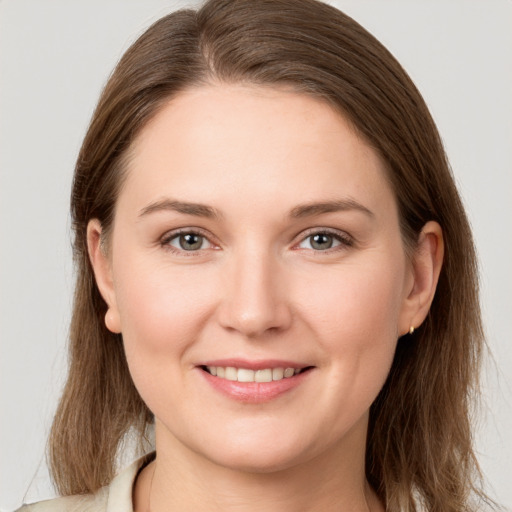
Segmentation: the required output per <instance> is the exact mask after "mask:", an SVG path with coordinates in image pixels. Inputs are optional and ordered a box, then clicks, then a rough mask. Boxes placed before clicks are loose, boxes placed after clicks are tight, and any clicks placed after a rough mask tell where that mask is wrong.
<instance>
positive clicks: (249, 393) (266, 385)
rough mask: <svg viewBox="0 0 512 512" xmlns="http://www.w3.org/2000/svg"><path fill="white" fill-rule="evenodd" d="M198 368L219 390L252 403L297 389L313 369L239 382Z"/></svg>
mask: <svg viewBox="0 0 512 512" xmlns="http://www.w3.org/2000/svg"><path fill="white" fill-rule="evenodd" d="M198 370H199V371H200V372H201V374H202V375H203V377H204V378H205V379H206V381H207V382H208V384H210V385H211V386H212V387H213V388H214V389H216V390H217V391H220V392H221V393H222V394H224V395H226V396H228V397H229V398H231V399H233V400H237V401H238V402H245V403H251V404H259V403H264V402H270V401H271V400H273V399H275V398H277V397H279V396H281V395H283V394H284V393H287V392H289V391H291V390H293V389H295V388H296V387H297V386H299V385H300V384H301V383H302V382H304V380H305V379H307V378H308V375H309V374H310V373H311V370H306V371H304V372H302V373H298V374H297V375H294V376H293V377H285V378H284V379H281V380H274V381H272V382H238V381H234V380H228V379H221V378H219V377H214V376H213V375H211V374H210V373H208V372H207V371H205V370H203V369H202V368H198Z"/></svg>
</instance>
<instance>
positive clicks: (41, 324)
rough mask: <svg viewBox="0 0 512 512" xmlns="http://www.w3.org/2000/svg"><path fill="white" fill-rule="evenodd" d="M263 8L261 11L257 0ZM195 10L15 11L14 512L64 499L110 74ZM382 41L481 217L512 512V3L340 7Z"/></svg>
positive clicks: (146, 3)
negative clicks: (94, 133) (60, 450)
mask: <svg viewBox="0 0 512 512" xmlns="http://www.w3.org/2000/svg"><path fill="white" fill-rule="evenodd" d="M256 1H257V0H256ZM193 3H194V2H193V1H190V2H170V1H164V0H3V1H1V0H0V172H1V175H0V279H1V280H0V300H1V302H0V341H1V346H0V350H1V352H0V393H1V395H0V411H1V416H0V425H1V427H0V428H1V434H0V510H1V511H8V510H13V509H14V508H16V507H17V506H19V505H20V504H21V502H22V501H27V502H30V501H35V500H39V499H43V498H47V497H51V496H52V495H53V492H52V489H51V486H50V484H49V478H48V472H47V468H46V464H45V459H44V451H45V443H46V437H47V434H48V429H49V425H50V422H51V418H52V414H53V412H54V409H55V407H56V402H57V399H58V396H59V393H60V391H61V386H62V383H63V380H64V376H65V371H66V370H65V369H66V352H65V345H66V336H67V328H68V322H69V318H70V304H71V294H72V286H73V271H72V263H71V252H70V231H69V216H68V196H69V191H70V183H71V177H72V170H73V165H74V160H75V158H76V155H77V152H78V149H79V147H80V144H81V140H82V138H83V136H84V133H85V130H86V127H87V124H88V121H89V119H90V116H91V114H92V111H93V108H94V106H95V102H96V100H97V98H98V95H99V93H100V90H101V88H102V86H103V85H104V83H105V81H106V79H107V77H108V75H109V73H110V71H111V69H112V68H113V66H114V65H115V63H116V62H117V60H118V59H119V57H120V56H121V54H122V53H123V51H124V50H126V49H127V47H128V46H129V44H130V43H131V42H133V40H134V39H135V38H136V36H137V35H139V34H140V33H141V32H142V31H143V30H144V29H145V28H146V27H147V26H148V25H149V24H150V23H151V22H153V21H155V20H156V19H157V18H159V17H160V16H162V15H164V14H166V13H167V12H169V11H171V10H173V9H175V8H177V7H184V6H188V5H193ZM331 3H333V4H335V5H336V6H337V7H340V8H341V9H343V10H345V11H346V12H347V13H348V14H350V15H351V16H352V17H354V18H355V19H356V20H358V21H359V22H360V23H361V24H362V25H363V26H365V27H366V28H367V29H369V30H370V32H372V33H373V34H375V35H376V36H377V37H378V38H379V39H380V40H381V41H382V42H383V43H384V44H385V45H386V46H387V47H388V48H389V49H390V50H391V51H392V53H394V54H395V56H396V57H397V58H398V60H399V61H400V62H401V63H402V64H403V65H404V67H405V68H406V69H407V70H408V72H409V73H410V75H411V76H412V78H413V80H414V81H415V82H416V84H417V85H418V87H419V89H420V91H421V92H422V93H423V95H424V97H425V99H426V101H427V103H428V104H429V106H430V108H431V111H432V113H433V115H434V118H435V120H436V122H437V124H438V127H439V130H440V132H441V135H442V137H443V140H444V142H445V144H446V149H447V152H448V155H449V157H450V159H451V163H452V167H453V170H454V174H455V177H456V180H457V182H458V184H459V187H460V191H461V194H462V196H463V199H464V202H465V204H466V206H467V208H468V211H469V217H470V219H471V222H472V225H473V228H474V233H475V237H476V242H477V245H478V250H479V255H480V260H481V267H482V301H483V310H484V320H485V325H486V329H487V333H488V340H489V345H490V348H491V350H492V353H493V355H494V360H495V363H493V362H492V361H491V360H489V361H488V363H487V364H486V377H485V379H484V391H485V400H484V408H483V414H482V418H481V420H480V421H479V427H478V429H477V431H476V442H477V448H478V452H479V454H480V460H481V464H482V468H483V470H484V473H485V476H486V478H487V479H488V482H489V485H490V491H491V494H492V495H493V496H495V497H496V498H497V499H498V500H499V501H501V503H502V504H503V505H505V506H508V507H510V506H511V505H512V486H511V485H510V478H511V475H512V443H511V441H512V434H511V432H512V406H511V402H512V392H511V387H512V384H511V379H510V377H509V376H510V375H511V373H512V342H511V334H510V333H511V323H510V319H511V318H512V304H511V299H510V295H511V290H512V271H511V265H512V264H511V262H512V149H511V148H512V2H510V1H509V0H479V1H471V0H460V1H454V0H452V1H450V0H439V1H433V0H429V1H425V0H422V1H420V0H414V1H411V0H403V1H395V0H386V1H382V0H373V1H365V0H351V1H349V0H347V1H343V0H340V1H337V2H331Z"/></svg>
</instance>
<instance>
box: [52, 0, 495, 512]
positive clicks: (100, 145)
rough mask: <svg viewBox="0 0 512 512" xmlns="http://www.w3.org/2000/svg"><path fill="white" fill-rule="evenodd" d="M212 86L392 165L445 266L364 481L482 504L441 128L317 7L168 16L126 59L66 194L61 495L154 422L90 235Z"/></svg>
mask: <svg viewBox="0 0 512 512" xmlns="http://www.w3.org/2000/svg"><path fill="white" fill-rule="evenodd" d="M212 82H216V83H218V82H220V83H229V84H233V83H235V84H237V83H248V84H253V85H261V86H265V87H272V86H286V87H289V88H291V89H292V90H295V91H298V92H300V93H304V94H308V95H311V96H313V97H315V98H318V99H319V100H320V101H324V102H327V103H329V104H330V105H332V106H333V107H334V108H336V109H337V110H338V111H339V112H340V115H342V116H344V117H345V119H347V120H348V121H349V122H350V123H351V125H352V126H353V128H354V130H355V131H356V132H357V133H358V134H359V136H360V137H362V138H363V140H365V141H366V142H367V143H368V144H370V145H371V147H373V148H374V149H375V150H376V151H377V152H378V154H379V155H380V157H381V158H382V160H383V162H384V163H385V165H386V171H387V178H388V179H389V182H390V183H391V185H392V188H393V191H394V195H395V198H396V201H397V204H398V210H399V216H400V228H401V232H402V238H403V242H404V246H405V247H406V248H408V249H409V250H412V249H414V246H415V244H416V242H417V239H418V236H419V233H420V231H421V229H422V227H423V226H424V225H425V223H426V222H428V221H430V220H435V221H437V222H438V223H439V224H440V225H441V227H442V229H443V235H444V243H445V258H444V264H443V268H442V270H441V275H440V278H439V283H438V287H437V292H436V295H435V297H434V301H433V303H432V306H431V310H430V312H429V314H428V317H427V319H426V320H425V322H424V324H423V325H422V326H421V327H420V328H418V329H417V330H416V331H415V332H414V334H412V335H406V336H404V337H402V338H400V339H399V340H398V345H397V350H396V354H395V357H394V362H393V365H392V368H391V371H390V374H389V377H388V379H387V381H386V383H385V385H384V387H383V389H382V390H381V392H380V394H379V395H378V397H377V399H376V400H375V402H374V403H373V405H372V406H371V410H370V422H369V431H368V439H367V449H366V476H367V479H368V481H369V482H370V484H371V485H372V486H373V488H374V489H375V491H376V492H377V494H378V496H379V497H380V498H381V499H382V501H383V503H384V504H385V506H386V507H387V510H388V511H390V512H398V511H404V512H412V511H419V510H427V511H430V512H434V511H435V512H441V511H442V512H456V511H457V512H461V511H470V510H476V509H478V503H481V502H482V500H483V501H485V500H486V498H485V495H484V494H483V492H482V491H481V488H480V484H481V478H480V472H479V468H478V464H477V461H476V458H475V455H474V451H473V447H472V428H471V427H472V417H473V405H474V403H475V399H476V398H477V396H478V389H479V386H478V375H479V363H480V358H481V355H482V351H483V346H484V345H483V344H484V341H483V332H482V325H481V316H480V308H479V298H478V276H477V263H476V257H475V250H474V245H473V239H472V234H471V230H470V227H469V224H468V221H467V217H466V214H465V212H464V208H463V206H462V203H461V200H460V197H459V195H458V192H457V190H456V187H455V184H454V180H453V176H452V174H451V170H450V167H449V163H448V161H447V158H446V155H445V152H444V149H443V145H442V142H441V139H440V136H439V134H438V131H437V128H436V126H435V124H434V121H433V120H432V117H431V115H430V113H429V111H428V108H427V106H426V104H425V102H424V100H423V99H422V97H421V95H420V93H419V92H418V90H417V89H416V87H415V85H414V84H413V82H412V81H411V79H410V78H409V77H408V75H407V74H406V72H405V71H404V70H403V68H402V67H401V66H400V64H399V63H398V62H397V61H396V59H395V58H394V57H393V56H392V55H391V54H390V53H389V51H388V50H386V49H385V48H384V47H383V45H382V44H381V43H380V42H378V41H377V40H376V39H375V38H374V37H373V36H372V35H371V34H370V33H368V32H367V31H366V30H365V29H364V28H363V27H361V26H360V25H359V24H358V23H357V22H355V21H354V20H353V19H351V18H350V17H349V16H347V15H345V14H343V13H342V12H340V11H339V10H337V9H335V8H334V7H331V6H329V5H327V4H324V3H321V2H318V1H315V0H258V1H254V0H209V1H207V2H206V3H204V4H203V5H202V6H201V7H200V8H199V9H198V10H192V9H184V10H180V11H176V12H173V13H171V14H169V15H167V16H165V17H163V18H161V19H160V20H158V21H157V22H156V23H154V24H153V25H152V26H151V27H150V28H149V29H148V30H147V31H146V32H145V33H143V34H142V35H141V36H140V37H139V39H138V40H137V41H136V42H135V43H134V44H133V45H132V46H131V47H130V48H129V49H128V50H127V52H126V53H125V54H124V56H123V57H122V58H121V60H120V61H119V63H118V65H117V67H116V68H115V70H114V72H113V73H112V75H111V77H110V79H109V80H108V82H107V84H106V86H105V88H104V90H103V92H102V95H101V97H100V99H99V103H98V105H97V107H96V110H95V112H94V114H93V117H92V120H91V123H90V126H89V129H88V131H87V134H86V136H85V139H84V141H83V145H82V147H81V150H80V153H79V156H78V159H77V163H76V168H75V175H74V182H73V189H72V195H71V215H72V226H73V233H74V242H73V243H74V246H73V247H74V258H75V267H76V288H75V295H74V309H73V317H72V322H71V328H70V345H69V374H68V378H67V383H66V385H65V388H64V391H63V395H62V398H61V401H60V404H59V406H58V410H57V412H56V416H55V420H54V423H53V427H52V431H51V435H50V442H49V460H50V466H51V472H52V476H53V480H54V482H55V485H56V488H57V490H58V491H59V493H60V494H62V495H69V494H79V493H87V492H94V491H96V490H97V489H98V488H99V487H101V486H103V485H105V484H108V483H109V482H110V480H111V479H112V478H113V476H114V473H115V471H116V457H117V456H118V454H119V450H120V446H121V445H122V444H123V440H124V439H125V438H126V435H127V433H128V432H132V433H133V432H136V433H139V434H140V435H141V436H142V435H143V434H144V432H146V429H147V427H148V425H150V424H151V423H152V422H153V415H152V413H151V411H150V410H149V409H148V408H147V407H146V405H145V404H144V402H143V401H142V399H141V397H140V396H139V394H138V392H137V390H136V389H135V387H134V384H133V382H132V379H131V377H130V374H129V371H128V366H127V363H126V359H125V354H124V350H123V340H122V335H116V334H112V333H111V332H109V331H108V330H107V328H106V327H105V323H104V316H105V313H106V311H107V306H106V303H105V302H104V300H103V299H102V297H101V295H100V293H99V291H98V288H97V286H96V283H95V279H94V275H93V271H92V267H91V264H90V261H89V258H88V251H87V239H86V228H87V224H88V222H89V221H90V220H91V219H93V218H97V219H99V221H100V222H101V225H102V230H103V233H104V234H105V236H106V238H107V239H108V234H109V230H110V229H111V227H112V222H113V217H114V215H115V206H116V200H117V196H118V194H119V191H120V189H121V187H122V184H123V177H124V174H125V168H126V161H127V155H128V154H129V149H130V147H131V144H132V142H133V140H134V138H135V137H137V135H138V134H139V133H140V131H141V130H142V129H143V128H144V126H145V125H146V123H147V122H148V121H149V120H150V119H152V117H153V116H155V114H156V113H157V112H158V111H159V110H160V109H161V108H162V106H163V105H164V104H166V103H167V102H168V101H169V99H170V98H172V97H173V96H175V95H177V94H179V93H180V91H183V90H184V89H187V88H188V87H195V86H200V85H202V84H208V83H212ZM107 245H108V243H107Z"/></svg>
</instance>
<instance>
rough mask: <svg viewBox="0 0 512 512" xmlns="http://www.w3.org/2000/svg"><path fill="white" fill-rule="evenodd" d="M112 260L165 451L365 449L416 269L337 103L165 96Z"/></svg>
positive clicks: (110, 282)
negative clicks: (335, 108) (370, 417)
mask: <svg viewBox="0 0 512 512" xmlns="http://www.w3.org/2000/svg"><path fill="white" fill-rule="evenodd" d="M91 226H92V227H91ZM91 226H90V230H92V231H94V223H93V224H92V225H91ZM91 238H93V237H91ZM104 267H105V269H106V270H101V269H100V270H98V265H96V273H97V276H99V277H98V281H99V285H100V288H101V291H102V294H103V296H104V297H105V299H106V301H107V302H108V304H109V306H110V310H109V313H108V315H107V318H108V321H107V325H108V326H109V327H110V328H111V329H112V330H114V331H121V332H122V335H123V340H124V344H125V348H126V356H127V360H128V364H129V368H130V372H131V374H132V377H133V380H134V382H135V385H136V387H137V389H138V390H139V392H140V394H141V396H142V398H143V400H144V401H145V402H146V403H147V405H148V406H149V408H150V409H151V410H152V411H153V413H154V414H155V417H156V429H157V448H159V444H158V443H160V445H161V446H169V447H171V446H172V447H173V448H176V447H179V449H181V450H182V452H181V453H190V454H192V453H193V454H194V457H197V456H199V457H203V458H206V459H208V460H209V461H212V462H214V463H216V464H220V465H223V466H227V467H232V468H239V469H246V470H256V471H271V470H276V469H283V468H289V467H291V466H293V465H296V464H300V463H301V462H305V461H308V460H312V459H313V458H315V457H319V456H326V455H328V454H336V453H339V452H343V453H347V450H352V451H354V450H355V451H356V452H357V453H358V456H359V455H360V454H361V453H364V443H365V435H366V427H367V418H368V409H369V407H370V404H371V403H372V402H373V400H374V399H375V397H376V396H377V394H378V392H379V390H380V389H381V387H382V385H383V383H384V381H385V379H386V377H387V374H388V371H389V368H390V365H391V362H392V359H393V354H394V351H395V346H396V342H397V338H398V337H399V336H400V335H401V334H404V333H405V332H407V330H408V329H409V326H410V325H411V323H413V320H414V319H413V318H412V317H411V315H412V313H411V311H412V310H411V305H410V302H411V298H410V295H411V294H412V290H413V287H414V275H413V270H412V269H411V265H410V264H409V263H408V260H407V258H406V255H405V253H404V246H403V243H402V239H401V235H400V230H399V223H398V214H397V206H396V202H395V199H394V196H393V192H392V190H391V188H390V185H389V184H388V181H387V180H386V176H385V169H384V165H383V163H382V162H381V160H380V159H379V157H378V156H377V154H376V153H375V151H373V150H372V149H371V148H370V147H369V146H368V145H367V144H365V143H364V142H363V141H362V140H361V139H360V138H358V137H357V136H356V135H355V133H354V132H353V130H352V129H351V128H350V126H349V124H348V123H347V122H346V121H345V120H344V119H343V118H342V117H340V115H339V114H337V113H335V112H334V111H333V110H332V109H331V108H330V107H329V106H327V105H326V104H323V103H321V102H320V101H318V100H316V99H313V98H312V97H309V96H305V95H301V94H298V93H294V92H290V91H286V90H283V89H270V88H262V87H249V86H238V85H232V86H228V85H217V86H213V85H212V86H208V87H207V86H205V87H200V88H196V89H190V90H188V91H185V92H183V93H181V94H180V95H178V96H177V97H175V98H174V99H172V100H171V101H170V102H169V103H168V104H167V105H166V106H165V107H164V108H163V109H162V110H161V111H160V112H159V113H158V115H157V116H156V117H155V118H154V119H153V120H152V121H151V122H150V123H149V124H148V125H147V126H146V127H145V128H144V130H143V131H142V132H141V134H140V136H139V137H138V138H137V140H136V141H135V143H134V146H133V148H132V158H131V160H130V162H129V165H128V171H127V179H126V181H125V183H124V185H123V188H122V190H121V193H120V196H119V199H118V203H117V208H116V212H115V221H114V227H113V232H112V239H111V244H110V253H109V255H108V259H106V260H105V262H104ZM102 272H103V274H102ZM290 375H293V376H290ZM245 381H248V382H245Z"/></svg>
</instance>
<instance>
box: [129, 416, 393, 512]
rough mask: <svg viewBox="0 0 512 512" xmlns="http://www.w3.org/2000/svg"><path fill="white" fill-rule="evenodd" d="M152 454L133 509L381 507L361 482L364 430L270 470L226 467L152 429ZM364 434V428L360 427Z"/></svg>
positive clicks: (275, 511)
mask: <svg viewBox="0 0 512 512" xmlns="http://www.w3.org/2000/svg"><path fill="white" fill-rule="evenodd" d="M158 430H159V429H158V426H157V443H156V445H157V458H156V460H155V461H154V462H153V463H152V464H150V465H149V466H148V467H147V468H145V470H144V471H143V472H142V474H141V475H140V477H139V479H138V480H137V483H136V487H135V491H134V505H135V508H134V510H135V512H161V511H166V512H167V511H172V510H179V511H180V512H187V511H195V510H204V511H208V512H217V511H219V512H220V511H223V512H230V511H235V510H236V512H256V511H257V512H260V511H261V510H265V511H266V512H292V511H293V512H300V511H307V512H317V511H318V512H320V511H322V512H334V511H336V512H340V511H351V512H363V511H364V512H368V511H371V512H377V511H383V510H384V509H383V508H382V506H381V505H380V503H379V501H378V498H377V497H376V495H375V493H374V492H373V491H372V489H371V488H370V486H369V485H368V483H367V482H366V478H365V472H364V446H365V435H361V434H362V432H360V431H358V430H356V431H355V432H354V435H352V436H348V439H347V441H348V442H347V443H344V445H345V446H347V447H348V448H347V449H344V447H342V446H339V447H333V448H332V449H330V450H326V451H324V452H323V453H322V454H320V455H318V456H316V457H312V458H311V459H308V460H305V461H300V462H299V463H296V464H293V465H290V467H286V468H284V469H278V470H274V471H268V472H266V471H259V472H255V471H248V470H240V469H233V468H229V467H226V466H223V465H220V464H217V463H215V462H213V461H211V460H208V459H206V458H204V457H203V456H202V455H199V454H197V453H195V452H193V451H191V450H189V449H188V448H187V447H185V446H183V445H182V444H181V443H179V442H178V441H177V440H176V439H175V438H170V437H169V436H166V435H159V434H158ZM364 434H365V432H364Z"/></svg>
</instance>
